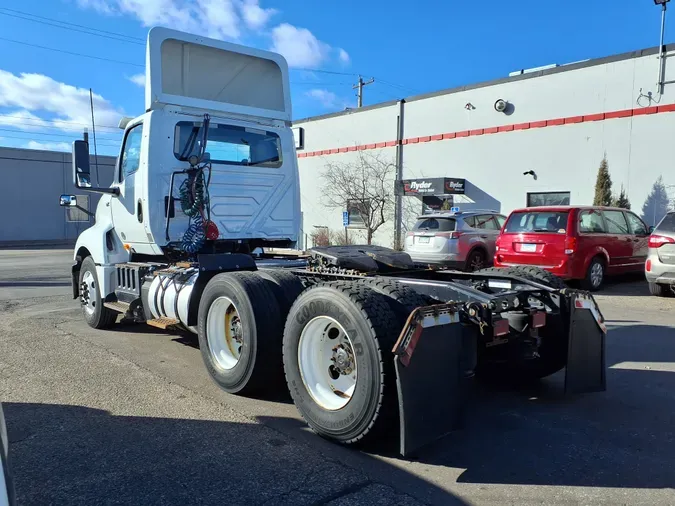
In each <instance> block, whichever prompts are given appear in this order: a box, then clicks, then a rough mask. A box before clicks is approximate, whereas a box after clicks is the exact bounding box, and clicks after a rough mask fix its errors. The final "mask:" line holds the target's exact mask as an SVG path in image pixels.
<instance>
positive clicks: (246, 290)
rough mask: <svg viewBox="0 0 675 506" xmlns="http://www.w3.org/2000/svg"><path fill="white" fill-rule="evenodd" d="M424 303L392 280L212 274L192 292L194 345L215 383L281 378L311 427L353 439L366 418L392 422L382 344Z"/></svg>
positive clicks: (269, 384) (274, 384)
mask: <svg viewBox="0 0 675 506" xmlns="http://www.w3.org/2000/svg"><path fill="white" fill-rule="evenodd" d="M425 302H426V299H424V298H423V297H420V296H418V295H417V294H416V293H415V292H413V291H412V290H409V289H407V288H405V287H402V286H400V285H399V284H397V283H392V282H381V281H374V280H367V281H366V280H364V281H360V282H358V281H357V282H353V281H350V282H346V281H336V282H330V283H321V284H318V285H315V286H313V287H311V288H308V289H306V290H303V286H302V284H301V283H300V280H299V279H298V278H297V277H295V276H293V275H292V274H290V273H284V272H283V271H257V272H236V273H226V274H219V275H217V276H215V277H214V278H213V279H211V280H210V281H209V283H208V284H207V286H206V288H205V289H204V293H203V295H202V297H201V300H200V307H199V317H198V318H199V320H198V330H199V332H198V334H199V344H200V349H201V353H202V357H203V360H204V363H205V365H206V368H207V370H208V371H209V374H210V375H211V377H212V378H213V379H214V381H215V382H216V383H217V384H218V385H219V386H220V387H221V388H223V389H224V390H225V391H227V392H231V393H239V394H256V393H261V392H262V391H265V390H267V391H269V390H270V389H278V388H279V383H282V382H283V383H285V384H286V385H287V387H288V389H289V391H290V394H291V397H292V398H293V401H294V403H295V405H296V406H297V409H298V410H299V411H300V414H301V415H302V416H303V418H304V419H305V420H306V421H307V423H308V425H309V426H310V427H311V428H312V429H313V430H314V431H315V432H317V433H318V434H320V435H322V436H324V437H329V438H331V439H333V440H336V441H339V442H343V443H354V442H357V441H360V440H362V439H363V438H365V437H366V436H367V435H368V434H371V433H372V432H374V431H373V427H375V426H377V427H378V429H377V431H376V432H377V433H378V434H379V433H387V430H386V429H387V428H389V427H395V426H397V423H398V413H397V398H396V384H395V383H396V380H395V372H394V368H393V360H392V354H391V349H392V347H393V345H394V342H395V340H396V338H397V337H398V335H399V333H400V330H401V327H402V326H403V323H404V321H405V318H406V317H407V315H408V314H409V313H410V311H411V310H412V309H414V307H417V306H418V305H423V304H424V303H425ZM284 322H285V325H284ZM282 373H285V381H284V378H283V375H282Z"/></svg>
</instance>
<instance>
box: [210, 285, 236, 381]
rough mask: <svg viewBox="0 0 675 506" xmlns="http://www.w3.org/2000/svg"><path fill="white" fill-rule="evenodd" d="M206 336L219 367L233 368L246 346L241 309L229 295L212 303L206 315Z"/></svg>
mask: <svg viewBox="0 0 675 506" xmlns="http://www.w3.org/2000/svg"><path fill="white" fill-rule="evenodd" d="M206 338H207V342H208V345H209V351H210V352H211V356H212V357H213V360H214V362H215V363H216V364H217V365H218V367H220V368H222V369H225V370H229V369H233V368H234V367H235V366H236V365H237V364H238V363H239V359H240V358H241V352H242V349H243V347H244V339H243V327H242V323H241V318H240V316H239V311H238V310H237V307H236V306H235V305H234V302H232V300H231V299H229V298H228V297H218V298H217V299H216V300H214V301H213V302H212V303H211V307H210V308H209V312H208V314H207V316H206Z"/></svg>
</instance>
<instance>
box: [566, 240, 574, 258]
mask: <svg viewBox="0 0 675 506" xmlns="http://www.w3.org/2000/svg"><path fill="white" fill-rule="evenodd" d="M576 249H577V238H576V237H567V238H565V255H573V254H574V252H575V251H576Z"/></svg>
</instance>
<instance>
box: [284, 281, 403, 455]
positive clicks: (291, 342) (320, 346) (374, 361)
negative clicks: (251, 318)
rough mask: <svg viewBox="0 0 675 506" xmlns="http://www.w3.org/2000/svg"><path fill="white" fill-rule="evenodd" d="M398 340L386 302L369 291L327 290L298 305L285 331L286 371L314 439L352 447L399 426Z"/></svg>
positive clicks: (320, 288)
mask: <svg viewBox="0 0 675 506" xmlns="http://www.w3.org/2000/svg"><path fill="white" fill-rule="evenodd" d="M399 332H400V326H399V325H398V324H397V317H396V314H395V313H394V312H393V311H392V309H391V307H390V304H389V302H388V301H387V297H385V296H384V295H382V294H381V293H378V292H377V291H376V290H374V289H372V288H369V287H368V286H365V285H364V284H363V283H358V282H357V283H355V282H349V281H336V282H331V283H322V284H319V285H316V286H314V287H312V288H309V289H307V290H306V291H305V292H303V293H302V294H301V295H300V297H298V299H297V300H296V301H295V303H294V304H293V307H292V308H291V311H290V313H289V315H288V319H287V321H286V328H285V330H284V343H283V353H284V357H283V360H284V370H285V372H286V381H287V383H288V388H289V390H290V392H291V396H292V398H293V402H294V403H295V406H296V407H297V409H298V411H299V412H300V414H301V415H302V417H303V418H304V419H305V421H306V422H307V424H308V425H309V426H310V427H311V428H312V430H313V431H314V432H316V433H317V434H319V435H320V436H322V437H325V438H329V439H332V440H335V441H337V442H340V443H344V444H350V443H355V442H357V441H362V440H363V439H364V438H365V437H366V436H369V437H368V439H370V438H371V436H372V435H373V434H378V435H379V434H383V433H386V431H385V429H387V428H393V427H394V426H397V425H396V424H397V422H398V416H397V411H396V406H397V404H396V377H395V372H394V366H393V360H392V353H391V349H392V347H393V345H394V342H395V340H396V338H397V337H398V334H399ZM345 336H346V338H347V339H346V338H345ZM334 343H337V344H335V345H334ZM336 348H337V349H338V350H337V351H336ZM342 351H344V352H346V353H343V354H342V355H343V356H342V357H340V356H339V353H341V352H342ZM336 353H337V354H338V355H336ZM335 358H337V359H338V360H335V361H334V360H332V359H335ZM345 364H347V365H345ZM335 366H338V368H339V369H336V368H335ZM341 385H345V386H347V387H349V388H344V387H342V386H341ZM336 392H337V393H336ZM375 427H377V429H375Z"/></svg>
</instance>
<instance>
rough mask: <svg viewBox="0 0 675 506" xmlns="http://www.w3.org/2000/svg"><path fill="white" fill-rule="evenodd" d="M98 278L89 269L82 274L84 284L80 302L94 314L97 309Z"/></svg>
mask: <svg viewBox="0 0 675 506" xmlns="http://www.w3.org/2000/svg"><path fill="white" fill-rule="evenodd" d="M96 290H98V287H97V286H96V279H95V278H94V275H93V274H92V272H91V271H87V272H85V273H84V276H82V284H81V286H80V302H82V307H83V308H84V310H85V311H86V312H87V314H90V315H91V314H94V311H96Z"/></svg>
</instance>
